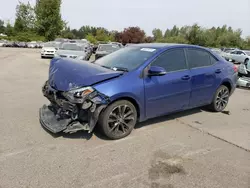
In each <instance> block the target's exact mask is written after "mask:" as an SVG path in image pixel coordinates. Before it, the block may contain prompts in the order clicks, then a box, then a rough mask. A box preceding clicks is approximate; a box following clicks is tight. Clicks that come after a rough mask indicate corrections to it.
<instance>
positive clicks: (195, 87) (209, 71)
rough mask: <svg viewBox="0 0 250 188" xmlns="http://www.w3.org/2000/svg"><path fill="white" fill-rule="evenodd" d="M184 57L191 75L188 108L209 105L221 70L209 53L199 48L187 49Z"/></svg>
mask: <svg viewBox="0 0 250 188" xmlns="http://www.w3.org/2000/svg"><path fill="white" fill-rule="evenodd" d="M186 55H187V60H188V65H189V68H190V73H191V97H190V107H198V106H202V105H205V104H209V103H210V102H211V101H212V98H213V96H214V93H215V90H216V82H217V79H219V76H218V78H217V75H219V74H221V71H222V70H221V69H220V68H219V66H218V65H217V61H218V60H217V59H216V57H214V56H213V55H212V54H211V53H210V52H208V51H206V50H203V49H199V48H187V49H186Z"/></svg>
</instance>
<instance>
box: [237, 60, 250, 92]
mask: <svg viewBox="0 0 250 188" xmlns="http://www.w3.org/2000/svg"><path fill="white" fill-rule="evenodd" d="M238 76H239V79H238V81H237V85H238V86H240V87H247V88H250V60H248V61H246V62H244V63H241V64H240V66H239V68H238Z"/></svg>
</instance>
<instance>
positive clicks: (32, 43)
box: [27, 41, 37, 48]
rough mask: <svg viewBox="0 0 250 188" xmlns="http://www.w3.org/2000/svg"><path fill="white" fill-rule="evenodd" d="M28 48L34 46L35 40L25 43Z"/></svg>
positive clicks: (35, 44)
mask: <svg viewBox="0 0 250 188" xmlns="http://www.w3.org/2000/svg"><path fill="white" fill-rule="evenodd" d="M27 46H28V48H36V46H37V42H36V41H31V42H29V43H28V44H27Z"/></svg>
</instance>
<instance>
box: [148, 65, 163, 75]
mask: <svg viewBox="0 0 250 188" xmlns="http://www.w3.org/2000/svg"><path fill="white" fill-rule="evenodd" d="M165 74H167V72H166V70H165V69H164V68H163V67H158V66H151V67H150V69H149V70H148V76H163V75H165Z"/></svg>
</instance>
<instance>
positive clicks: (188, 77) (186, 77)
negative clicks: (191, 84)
mask: <svg viewBox="0 0 250 188" xmlns="http://www.w3.org/2000/svg"><path fill="white" fill-rule="evenodd" d="M181 79H182V80H189V79H190V76H189V75H185V76H183V77H181Z"/></svg>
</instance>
